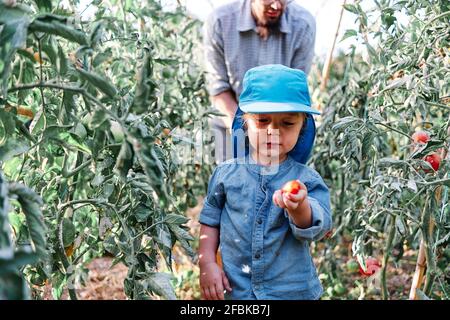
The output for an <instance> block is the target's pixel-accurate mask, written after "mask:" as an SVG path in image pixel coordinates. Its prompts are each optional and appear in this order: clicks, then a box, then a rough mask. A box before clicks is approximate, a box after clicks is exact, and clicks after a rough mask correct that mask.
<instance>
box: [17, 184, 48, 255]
mask: <svg viewBox="0 0 450 320" xmlns="http://www.w3.org/2000/svg"><path fill="white" fill-rule="evenodd" d="M9 193H10V194H11V195H15V196H17V201H18V202H19V204H20V206H21V207H22V211H23V213H24V214H25V218H26V221H27V226H28V230H29V231H30V237H31V240H32V241H33V244H34V248H35V251H36V253H37V254H38V256H39V257H41V258H45V257H46V256H47V249H46V246H47V243H46V238H45V234H46V226H45V223H44V216H43V214H42V211H41V207H42V205H43V202H42V199H41V197H39V196H38V195H37V194H36V193H35V192H34V191H33V190H31V189H29V188H27V187H25V186H24V185H21V184H17V183H12V184H10V185H9Z"/></svg>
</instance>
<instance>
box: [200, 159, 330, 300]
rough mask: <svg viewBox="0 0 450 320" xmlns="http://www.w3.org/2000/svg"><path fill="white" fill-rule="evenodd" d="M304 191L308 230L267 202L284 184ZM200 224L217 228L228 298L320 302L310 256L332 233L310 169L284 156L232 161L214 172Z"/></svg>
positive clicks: (325, 201)
mask: <svg viewBox="0 0 450 320" xmlns="http://www.w3.org/2000/svg"><path fill="white" fill-rule="evenodd" d="M294 179H298V180H300V181H301V182H303V183H304V184H305V185H306V187H307V189H308V200H309V203H310V205H311V212H312V225H311V227H309V228H306V229H301V228H299V227H297V226H296V225H295V224H294V223H293V221H292V219H291V217H290V216H289V215H288V213H287V211H286V210H284V209H282V208H280V207H278V206H276V205H275V204H274V203H273V201H272V196H273V194H274V192H275V191H276V190H278V189H281V188H282V187H283V185H284V183H286V182H287V181H290V180H294ZM200 223H201V224H205V225H208V226H211V227H217V228H219V229H220V250H221V254H222V261H223V268H224V271H225V274H226V275H227V277H228V280H229V281H230V284H231V287H232V289H233V290H232V291H231V293H230V294H227V295H226V297H227V298H231V299H243V300H252V299H283V300H287V299H302V300H303V299H319V298H320V296H321V295H322V292H323V289H322V286H321V284H320V281H319V279H318V277H317V273H316V270H315V266H314V263H313V261H312V257H311V254H310V251H309V244H310V241H312V240H318V239H320V238H322V237H323V236H324V235H325V233H326V232H327V231H329V230H330V229H331V226H332V221H331V210H330V196H329V191H328V188H327V186H326V185H325V183H324V182H323V180H322V178H321V177H320V175H319V174H318V173H317V172H316V171H314V170H313V169H311V168H309V167H307V166H305V165H303V164H300V163H298V162H296V161H295V160H293V159H292V158H291V157H288V158H287V159H286V160H285V161H284V162H282V163H281V164H279V165H278V166H272V167H269V166H262V165H258V164H256V163H254V161H253V160H252V158H251V157H249V156H247V157H245V158H241V159H231V160H228V161H226V162H223V163H221V164H220V165H219V166H218V167H216V169H215V170H214V172H213V174H212V176H211V178H210V181H209V186H208V195H207V197H206V198H205V202H204V206H203V209H202V211H201V213H200Z"/></svg>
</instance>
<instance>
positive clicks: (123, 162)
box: [114, 140, 134, 180]
mask: <svg viewBox="0 0 450 320" xmlns="http://www.w3.org/2000/svg"><path fill="white" fill-rule="evenodd" d="M133 158H134V152H133V149H132V148H131V145H130V144H129V143H128V142H127V141H126V140H125V141H124V142H122V147H121V148H120V152H119V155H118V156H117V160H116V165H115V166H114V172H115V173H116V174H118V175H119V176H120V177H121V179H123V180H126V177H127V174H128V171H129V170H130V169H131V168H132V166H133Z"/></svg>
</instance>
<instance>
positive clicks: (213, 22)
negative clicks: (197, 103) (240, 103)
mask: <svg viewBox="0 0 450 320" xmlns="http://www.w3.org/2000/svg"><path fill="white" fill-rule="evenodd" d="M203 50H204V56H205V72H206V86H207V89H208V93H209V95H210V97H211V102H212V103H213V105H214V106H215V107H216V108H217V109H218V110H219V111H220V112H221V113H223V114H225V115H226V117H224V119H223V120H224V123H225V125H226V126H227V127H230V126H231V123H232V119H233V117H234V114H235V112H236V108H237V102H236V97H235V94H234V92H233V90H232V88H231V85H230V82H229V78H228V72H227V68H226V61H225V51H224V41H223V34H222V28H221V24H220V20H219V19H218V18H217V16H216V14H215V12H213V13H212V14H210V15H209V17H208V19H207V20H206V22H205V25H204V35H203Z"/></svg>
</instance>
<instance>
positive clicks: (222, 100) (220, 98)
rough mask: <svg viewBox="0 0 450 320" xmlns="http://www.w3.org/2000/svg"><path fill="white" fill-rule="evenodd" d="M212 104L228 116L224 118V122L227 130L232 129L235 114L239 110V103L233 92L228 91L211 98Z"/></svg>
mask: <svg viewBox="0 0 450 320" xmlns="http://www.w3.org/2000/svg"><path fill="white" fill-rule="evenodd" d="M211 101H212V104H213V105H214V106H215V107H216V108H217V109H218V110H219V111H220V112H221V113H223V114H225V115H226V116H224V117H223V119H222V120H223V122H224V124H225V127H226V128H231V124H232V123H233V118H234V114H235V113H236V109H237V101H236V97H235V94H234V92H233V91H231V90H227V91H224V92H221V93H219V94H218V95H215V96H212V97H211Z"/></svg>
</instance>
